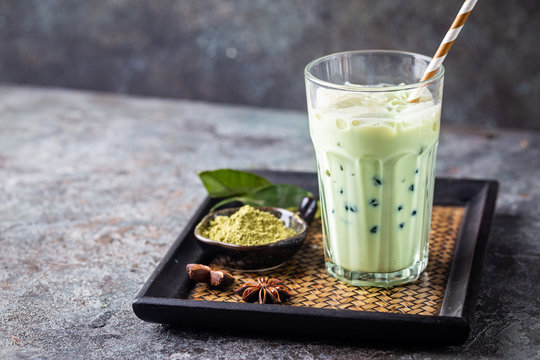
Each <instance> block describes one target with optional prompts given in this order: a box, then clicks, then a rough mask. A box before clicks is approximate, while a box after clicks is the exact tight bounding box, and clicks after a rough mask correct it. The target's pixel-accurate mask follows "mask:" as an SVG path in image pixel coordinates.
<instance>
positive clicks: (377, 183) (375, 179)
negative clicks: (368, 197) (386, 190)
mask: <svg viewBox="0 0 540 360" xmlns="http://www.w3.org/2000/svg"><path fill="white" fill-rule="evenodd" d="M373 184H374V185H375V186H381V185H382V184H383V182H382V180H381V178H380V177H378V176H377V175H375V176H373Z"/></svg>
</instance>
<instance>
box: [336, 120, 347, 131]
mask: <svg viewBox="0 0 540 360" xmlns="http://www.w3.org/2000/svg"><path fill="white" fill-rule="evenodd" d="M336 127H337V128H338V129H341V130H344V129H346V128H347V122H346V121H345V120H343V119H336Z"/></svg>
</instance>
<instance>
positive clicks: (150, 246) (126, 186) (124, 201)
mask: <svg viewBox="0 0 540 360" xmlns="http://www.w3.org/2000/svg"><path fill="white" fill-rule="evenodd" d="M314 166H315V163H314V155H313V150H312V147H311V144H310V140H309V137H308V130H307V117H306V115H305V114H304V113H302V112H291V111H278V110H262V109H256V108H249V107H234V106H224V105H212V104H208V103H196V102H189V101H166V100H159V99H149V98H133V97H121V96H113V95H106V94H98V93H86V92H75V91H68V90H47V89H38V88H23V87H1V88H0V249H1V251H0V358H6V359H30V358H39V359H128V358H148V359H163V358H164V359H253V358H256V359H261V360H263V359H351V358H358V359H360V358H362V359H389V358H392V359H468V358H470V359H533V358H539V357H540V306H539V305H540V304H539V298H540V290H539V285H538V279H539V278H540V268H539V267H538V263H539V261H540V240H539V236H538V234H539V233H540V134H539V133H535V132H519V131H510V130H505V131H502V130H481V129H466V128H455V127H450V126H446V125H443V127H442V139H441V146H440V149H439V162H438V175H440V176H454V177H471V178H490V179H498V180H499V181H500V183H501V191H500V197H499V202H498V206H497V212H496V217H495V220H494V224H493V231H492V237H491V244H490V247H489V249H488V254H487V258H486V267H485V273H484V277H483V281H482V285H481V288H480V291H479V300H478V306H477V310H476V316H475V322H474V326H473V329H472V334H471V337H470V339H469V340H468V341H467V342H466V343H465V344H464V345H462V346H454V347H443V348H426V347H421V346H416V347H406V348H401V347H385V346H382V345H369V344H351V343H346V342H339V341H338V342H336V341H328V342H326V341H319V340H317V341H314V340H312V339H300V340H299V339H289V340H284V339H279V338H268V337H258V336H255V335H253V336H248V337H237V336H232V335H229V334H219V333H212V332H194V331H189V330H183V329H172V328H170V327H168V326H161V325H157V324H150V323H145V322H143V321H141V320H139V319H138V318H136V317H135V315H134V314H133V312H132V310H131V302H132V300H133V299H134V296H135V295H136V293H137V292H138V291H139V289H140V288H141V286H142V284H143V283H144V282H145V281H146V279H147V277H148V276H149V275H150V273H151V272H152V271H153V269H154V267H155V266H156V264H157V263H158V262H159V260H160V258H161V257H162V256H163V255H164V254H165V252H166V250H167V249H168V248H169V246H170V245H171V244H172V242H173V241H174V239H175V238H176V236H177V234H178V233H179V232H180V231H181V229H182V227H183V226H184V224H186V222H187V220H188V218H189V217H190V216H191V214H192V213H193V211H194V210H195V207H196V206H197V204H198V203H199V201H200V200H201V197H203V196H204V193H205V192H204V189H203V187H202V186H201V184H200V183H199V181H198V179H197V176H196V171H197V170H204V169H213V168H218V167H233V168H268V169H282V170H307V171H310V170H313V169H314Z"/></svg>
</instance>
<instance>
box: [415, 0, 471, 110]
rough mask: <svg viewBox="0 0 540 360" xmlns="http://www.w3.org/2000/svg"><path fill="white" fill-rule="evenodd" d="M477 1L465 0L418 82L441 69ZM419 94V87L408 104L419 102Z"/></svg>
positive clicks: (430, 76)
mask: <svg viewBox="0 0 540 360" xmlns="http://www.w3.org/2000/svg"><path fill="white" fill-rule="evenodd" d="M477 1H478V0H465V2H464V3H463V6H461V9H459V13H458V14H457V16H456V18H455V19H454V22H453V23H452V26H450V29H449V30H448V32H447V33H446V36H445V37H444V39H443V41H442V42H441V45H439V48H438V49H437V52H436V53H435V55H434V56H433V59H431V62H430V63H429V65H428V67H427V69H426V71H425V72H424V76H422V79H421V80H420V81H425V80H428V79H431V78H432V77H434V76H435V74H436V73H437V71H439V68H440V67H441V64H442V62H443V61H444V58H445V57H446V55H447V54H448V52H449V51H450V48H451V47H452V45H453V44H454V41H455V40H456V38H457V36H458V34H459V32H460V31H461V29H462V28H463V25H465V21H467V18H468V17H469V15H470V14H471V11H472V9H473V8H474V5H476V2H477ZM426 85H427V84H426ZM426 85H424V86H426ZM421 93H422V88H421V87H420V88H416V89H414V90H413V91H412V92H411V94H410V95H409V102H411V103H415V102H418V101H420V94H421Z"/></svg>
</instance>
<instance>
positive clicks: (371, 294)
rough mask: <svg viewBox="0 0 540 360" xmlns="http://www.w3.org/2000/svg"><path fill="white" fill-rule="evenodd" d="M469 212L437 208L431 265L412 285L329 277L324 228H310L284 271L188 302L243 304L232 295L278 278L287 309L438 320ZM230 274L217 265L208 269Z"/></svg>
mask: <svg viewBox="0 0 540 360" xmlns="http://www.w3.org/2000/svg"><path fill="white" fill-rule="evenodd" d="M464 210H465V209H464V208H462V207H450V206H435V207H434V208H433V215H432V220H431V235H430V252H429V262H428V266H427V268H426V270H425V271H424V272H423V273H422V274H421V275H420V278H419V279H418V280H417V281H415V282H414V283H410V284H407V285H400V286H395V287H392V288H389V289H383V288H375V287H355V286H351V285H348V284H346V283H343V282H341V281H338V280H337V279H335V278H333V277H331V276H329V275H327V273H326V270H325V266H324V258H323V247H322V234H321V225H320V222H319V221H316V222H314V223H313V224H312V226H311V228H310V232H309V234H308V237H307V238H306V241H305V243H304V245H303V247H302V248H301V249H300V251H299V252H298V253H297V254H296V255H295V256H294V257H293V258H292V259H290V260H289V261H288V262H287V263H285V264H284V265H282V266H281V267H279V268H277V269H274V270H271V271H268V272H264V273H250V272H242V271H231V274H232V275H233V276H234V277H235V278H236V283H235V284H234V285H233V286H232V287H231V288H230V289H228V290H225V291H220V290H215V289H209V288H208V287H207V286H206V285H204V284H197V285H196V286H195V288H194V289H193V291H192V293H191V295H190V297H189V298H190V299H192V300H210V301H224V302H238V301H242V300H241V298H240V296H239V295H235V294H234V292H233V289H234V288H236V287H238V286H239V285H240V284H242V283H244V281H245V280H247V279H256V278H257V277H258V276H268V277H275V278H278V279H280V280H282V281H284V282H285V284H286V285H287V286H288V287H289V288H290V289H291V290H292V291H293V293H294V297H293V298H292V299H290V300H289V302H287V303H286V304H288V305H290V306H306V307H313V308H324V309H347V310H359V311H376V312H385V313H399V314H417V315H437V314H438V313H439V309H440V307H441V304H442V300H443V297H444V290H445V287H446V282H447V279H448V273H449V270H450V265H451V263H452V256H453V253H454V245H455V241H456V238H457V235H458V231H459V226H460V224H461V221H462V219H463V215H464V212H465V211H464ZM210 265H211V266H213V267H217V268H226V266H225V265H224V264H222V263H220V262H219V259H218V260H216V261H215V262H214V263H212V264H210Z"/></svg>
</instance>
